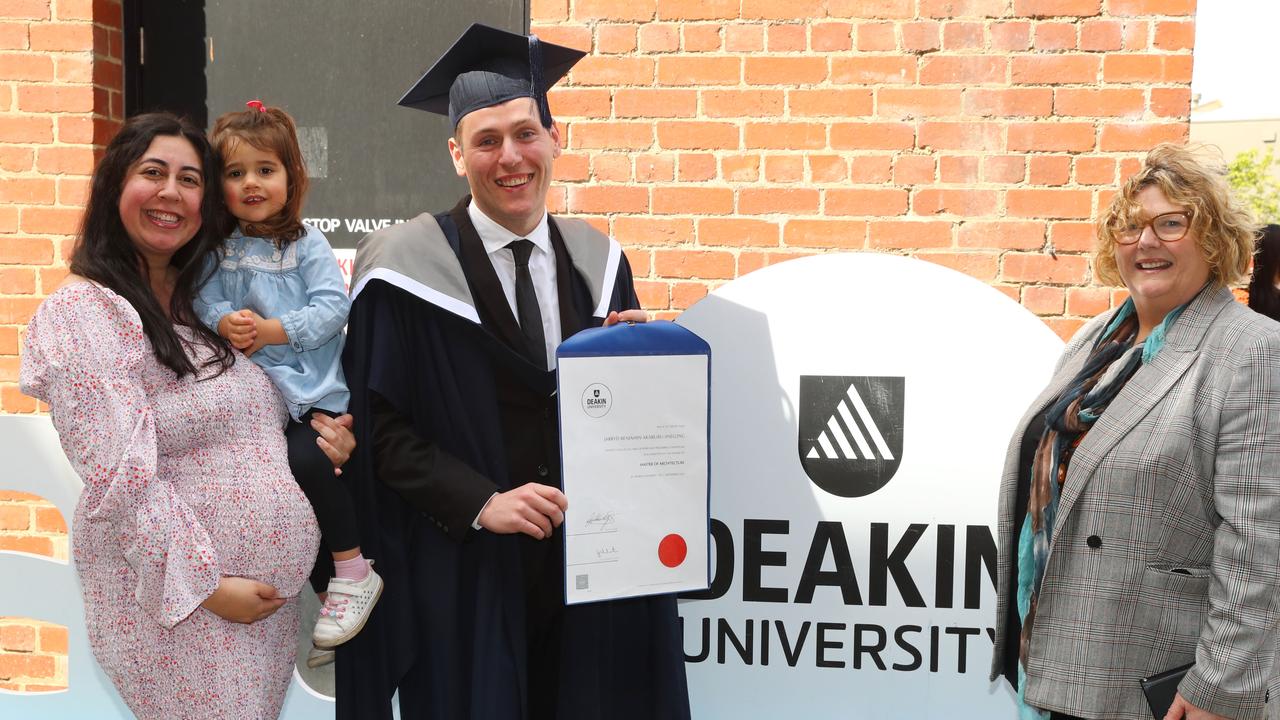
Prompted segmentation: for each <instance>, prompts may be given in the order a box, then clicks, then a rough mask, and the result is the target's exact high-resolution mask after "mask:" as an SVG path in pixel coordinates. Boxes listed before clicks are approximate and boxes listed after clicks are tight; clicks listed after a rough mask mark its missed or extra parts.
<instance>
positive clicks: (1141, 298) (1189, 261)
mask: <svg viewBox="0 0 1280 720" xmlns="http://www.w3.org/2000/svg"><path fill="white" fill-rule="evenodd" d="M1136 199H1137V201H1138V204H1139V205H1140V206H1141V207H1142V215H1141V217H1140V218H1138V220H1139V221H1147V220H1150V219H1151V218H1154V217H1156V216H1157V215H1161V214H1164V213H1171V212H1178V211H1185V210H1187V208H1186V207H1183V206H1180V205H1175V204H1174V203H1172V202H1170V201H1169V199H1168V198H1167V197H1165V194H1164V191H1162V190H1161V189H1160V187H1159V186H1157V185H1148V186H1147V187H1145V188H1143V189H1142V190H1141V191H1139V192H1138V195H1137V198H1136ZM1136 224H1137V223H1134V225H1136ZM1197 240H1198V238H1197V237H1196V233H1195V231H1194V230H1189V231H1187V234H1186V235H1184V236H1183V237H1182V239H1181V240H1175V241H1173V242H1163V241H1161V240H1160V239H1159V238H1157V237H1156V233H1155V231H1154V230H1153V229H1152V228H1151V226H1150V225H1149V224H1148V225H1147V226H1145V227H1143V228H1142V232H1141V234H1140V235H1139V236H1138V241H1137V242H1136V243H1133V244H1132V245H1116V246H1115V247H1116V249H1115V256H1116V269H1117V270H1118V271H1119V272H1120V279H1121V280H1122V281H1124V285H1125V287H1126V288H1128V289H1129V294H1130V295H1131V296H1132V297H1133V304H1134V308H1135V309H1137V311H1138V321H1139V325H1140V327H1142V328H1144V329H1145V330H1146V331H1150V329H1151V328H1153V327H1154V326H1155V325H1158V324H1159V323H1160V321H1161V320H1163V319H1164V316H1165V315H1167V314H1168V313H1169V311H1170V310H1172V309H1174V308H1176V307H1178V306H1179V305H1182V304H1183V303H1186V302H1187V301H1189V300H1191V298H1193V297H1195V295H1196V293H1197V292H1198V291H1199V290H1200V288H1201V287H1203V286H1204V284H1205V283H1206V282H1208V281H1209V275H1210V270H1211V269H1210V267H1209V263H1208V262H1206V261H1205V259H1204V257H1203V255H1201V253H1200V248H1199V247H1198V245H1197Z"/></svg>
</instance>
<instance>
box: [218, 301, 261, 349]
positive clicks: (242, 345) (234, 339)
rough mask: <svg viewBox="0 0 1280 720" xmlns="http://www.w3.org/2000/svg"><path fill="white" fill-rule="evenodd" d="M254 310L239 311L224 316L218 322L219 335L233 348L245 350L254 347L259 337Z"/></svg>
mask: <svg viewBox="0 0 1280 720" xmlns="http://www.w3.org/2000/svg"><path fill="white" fill-rule="evenodd" d="M254 317H255V315H254V312H253V311H252V310H237V311H236V312H230V313H227V314H226V315H223V316H222V319H221V320H219V321H218V334H219V335H221V336H222V337H224V338H226V339H227V340H229V341H230V342H231V347H233V348H235V349H237V350H244V349H246V348H248V347H249V346H251V345H253V341H254V339H255V338H256V337H257V336H258V324H257V323H256V322H255V321H254Z"/></svg>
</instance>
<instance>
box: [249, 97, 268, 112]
mask: <svg viewBox="0 0 1280 720" xmlns="http://www.w3.org/2000/svg"><path fill="white" fill-rule="evenodd" d="M244 106H245V107H250V108H253V109H254V110H257V111H258V112H266V111H267V109H266V108H265V107H263V105H262V101H261V100H250V101H249V102H247V103H245V104H244Z"/></svg>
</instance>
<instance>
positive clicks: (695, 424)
mask: <svg viewBox="0 0 1280 720" xmlns="http://www.w3.org/2000/svg"><path fill="white" fill-rule="evenodd" d="M708 362H709V356H708V355H702V354H699V355H631V356H595V357H561V358H560V359H559V372H560V378H559V385H560V387H559V393H560V433H561V439H560V444H561V455H562V459H561V462H562V469H563V473H564V492H565V496H566V497H567V498H568V500H569V510H568V512H567V513H565V521H564V526H563V533H564V538H565V540H564V542H565V601H566V603H568V604H570V605H572V604H575V603H582V602H593V601H597V600H609V599H613V598H623V597H633V596H640V595H655V594H660V593H673V592H681V591H684V590H699V589H704V588H706V587H707V574H708V558H707V522H708V495H707V491H708V485H707V468H708V465H707V463H708V460H707V457H708V445H707V442H708V415H707V403H708V393H707V390H708Z"/></svg>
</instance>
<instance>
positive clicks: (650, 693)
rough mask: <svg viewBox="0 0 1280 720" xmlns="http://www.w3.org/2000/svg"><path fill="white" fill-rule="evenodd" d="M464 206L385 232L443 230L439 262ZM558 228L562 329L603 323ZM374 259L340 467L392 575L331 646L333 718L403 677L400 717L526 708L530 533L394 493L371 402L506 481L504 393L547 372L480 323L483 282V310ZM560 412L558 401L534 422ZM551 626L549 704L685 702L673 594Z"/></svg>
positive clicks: (627, 714)
mask: <svg viewBox="0 0 1280 720" xmlns="http://www.w3.org/2000/svg"><path fill="white" fill-rule="evenodd" d="M465 202H466V200H464V201H463V203H465ZM462 208H465V205H464V204H460V205H459V206H458V208H455V209H454V211H453V212H452V213H451V216H452V217H450V215H446V214H442V215H440V216H436V217H437V219H438V220H437V221H436V222H439V225H440V226H441V227H442V229H444V230H445V233H444V237H440V233H434V234H433V235H432V234H428V233H426V232H423V233H421V234H420V240H419V239H418V238H419V234H417V230H415V229H413V228H410V227H407V226H408V223H406V227H397V228H396V229H395V230H394V231H393V232H394V233H395V234H396V235H397V238H396V240H395V242H399V243H401V244H402V245H404V244H406V243H407V244H408V245H409V246H410V247H413V248H414V250H415V251H416V249H417V247H416V245H415V243H419V242H420V243H422V244H426V243H434V244H435V245H437V246H438V245H440V244H442V243H443V244H447V247H444V248H441V247H433V248H431V250H430V253H429V254H431V257H432V262H435V263H437V264H439V263H446V264H447V263H449V262H455V263H459V259H460V258H461V257H462V256H463V255H465V253H464V252H463V251H462V249H463V247H465V246H466V245H467V242H475V241H478V238H470V237H467V238H465V239H464V238H460V237H459V233H458V231H457V228H458V225H463V226H464V227H463V232H462V235H464V236H469V235H470V234H471V233H473V232H474V230H472V229H470V224H469V222H466V220H465V217H466V214H465V210H461V212H460V209H462ZM410 222H411V223H413V222H420V223H424V224H422V225H420V226H419V227H420V228H421V229H423V230H425V229H429V225H428V224H429V223H432V222H433V220H432V218H431V216H420V217H419V218H415V220H413V221H410ZM557 222H558V223H559V224H563V222H564V221H557ZM552 235H553V242H554V243H556V249H557V259H558V261H559V260H560V259H561V256H565V257H564V260H565V262H563V263H560V262H558V270H559V271H558V272H557V276H558V281H559V283H560V285H561V291H560V296H561V305H562V308H563V310H562V322H563V321H564V319H565V318H564V316H565V315H566V314H571V315H574V316H575V317H573V318H571V320H572V323H571V324H565V328H566V330H565V335H566V337H567V336H568V334H569V328H575V329H580V328H584V327H592V326H598V325H599V324H600V322H601V319H600V318H599V317H593V310H597V311H598V310H599V309H600V308H601V307H603V306H604V299H603V298H600V302H599V303H598V304H597V306H595V307H593V305H592V303H593V300H595V298H594V297H593V295H592V288H591V287H589V286H588V281H587V279H586V278H584V277H583V274H582V273H580V272H577V271H576V270H574V269H573V268H572V266H570V265H569V263H568V257H567V255H568V253H567V251H566V249H565V245H564V242H563V241H562V240H561V239H560V234H559V232H558V231H556V230H555V229H554V228H553V233H552ZM578 235H579V236H581V233H578ZM597 235H598V234H597ZM377 236H378V234H377V233H375V235H374V236H372V237H370V238H367V239H366V240H365V241H362V243H361V245H362V252H363V251H364V248H365V245H366V244H368V243H377V242H378V241H379V240H380V238H378V237H377ZM599 239H600V241H602V242H609V241H608V240H607V239H605V238H603V236H599ZM425 251H426V249H425V248H424V252H425ZM575 259H576V258H575ZM375 265H376V263H375ZM437 266H438V265H437ZM462 266H463V264H462V263H459V264H458V265H457V268H455V269H456V270H460V269H461V267H462ZM566 268H568V269H569V271H568V272H565V271H564V269H566ZM616 268H617V269H616V275H615V276H614V277H613V278H612V283H610V284H611V286H612V292H611V293H609V294H608V302H607V307H608V309H609V310H622V309H627V308H633V307H637V306H638V303H637V301H636V298H635V292H634V289H633V285H632V280H631V271H630V267H629V266H628V265H627V263H626V259H625V256H624V257H621V258H620V261H618V263H617V266H616ZM366 270H369V268H361V264H360V262H359V260H358V261H357V273H358V276H357V278H356V279H355V281H354V282H355V284H354V287H355V288H356V296H355V301H354V303H353V305H352V310H351V317H350V324H349V328H348V337H347V343H346V348H345V351H344V356H343V357H344V365H345V369H346V374H347V381H348V384H349V385H350V388H351V392H352V397H351V412H352V414H353V415H355V417H356V437H357V441H358V443H359V445H358V450H357V452H356V453H355V455H354V457H353V458H352V460H351V462H350V463H348V465H347V467H346V469H345V470H344V474H343V476H342V477H343V478H344V479H345V481H346V482H347V483H348V484H349V486H350V488H351V490H352V495H353V497H354V498H355V503H356V506H357V507H356V510H357V516H358V518H359V522H360V527H361V528H362V529H363V530H364V534H363V536H362V538H361V541H362V549H363V552H364V554H365V555H366V556H367V557H371V558H375V559H376V560H377V565H376V567H377V569H378V571H379V573H381V574H382V576H383V578H384V580H385V583H386V587H385V590H384V592H383V596H382V599H381V601H380V602H379V604H378V606H377V607H376V608H375V610H374V612H373V614H372V616H371V617H370V619H369V622H368V624H367V625H366V627H365V629H364V630H363V632H361V633H360V634H359V635H358V636H357V637H356V638H354V639H353V640H351V641H350V642H348V643H346V644H345V645H343V646H341V647H340V648H339V649H338V659H337V697H338V702H337V709H338V718H339V719H340V720H347V719H351V720H355V719H357V718H358V719H359V720H367V719H382V718H390V717H391V709H390V707H391V706H390V697H391V694H392V693H393V692H394V691H396V690H397V689H398V690H399V692H400V710H401V717H402V718H403V720H419V719H422V718H429V719H431V720H456V719H458V718H468V717H470V718H503V719H505V718H525V717H528V713H527V709H526V707H525V698H526V696H527V694H528V692H527V687H526V685H527V682H528V678H529V674H530V669H529V668H528V667H526V666H527V662H526V646H525V638H526V636H528V635H529V634H530V629H528V628H526V626H525V604H526V578H525V577H524V567H525V566H526V564H527V558H526V557H523V555H522V546H521V543H522V542H524V543H528V541H529V539H528V538H526V537H525V536H521V535H495V534H492V533H489V532H488V531H483V530H481V531H474V530H470V529H466V528H463V529H460V528H459V527H457V525H458V523H457V521H453V520H448V519H445V516H448V515H449V514H450V513H449V512H448V510H447V509H446V510H445V511H443V512H435V511H434V509H432V508H422V507H415V504H414V501H415V500H416V498H414V496H413V495H412V493H406V492H405V491H404V490H403V488H402V489H401V492H397V491H396V490H393V489H391V488H390V487H389V486H388V485H387V484H386V483H384V482H382V481H381V480H380V479H379V478H378V477H377V473H376V471H375V466H376V465H377V463H376V462H375V453H373V452H371V449H372V448H374V447H375V446H376V445H377V438H375V437H373V433H372V426H373V424H374V423H371V422H369V421H368V419H369V418H371V417H372V416H373V415H372V410H373V408H372V405H373V404H374V403H378V402H385V403H390V404H391V405H392V406H393V409H394V411H395V412H396V413H398V414H399V415H400V416H401V417H403V418H404V419H406V420H407V421H408V422H409V423H411V425H412V429H413V431H414V432H415V433H416V434H417V435H418V437H419V438H420V439H422V440H425V441H427V442H428V443H430V444H431V445H432V446H433V447H434V448H436V449H437V450H438V451H439V454H440V457H439V458H437V462H438V464H440V466H441V467H440V468H437V469H442V472H444V473H445V474H446V475H449V476H450V477H452V476H453V475H455V474H456V475H461V476H464V477H465V476H466V475H468V474H472V475H473V476H474V477H482V478H484V479H487V480H488V481H490V482H492V484H493V486H495V487H496V488H497V489H498V490H507V489H510V487H512V483H513V481H512V479H511V478H509V468H510V467H511V466H512V463H511V462H509V454H510V451H511V448H512V447H515V446H519V445H521V443H519V442H509V441H508V440H507V439H506V438H505V437H504V427H505V428H507V430H506V432H507V433H510V431H511V430H510V429H511V428H512V423H511V422H510V418H509V417H506V418H504V407H505V410H506V411H508V412H509V411H510V407H511V405H510V402H509V401H507V400H505V399H504V397H503V394H504V393H509V392H511V391H512V390H513V389H516V388H522V392H524V393H528V394H529V395H531V396H533V397H541V398H542V400H543V401H544V402H545V403H546V407H553V406H552V405H550V404H549V403H550V402H551V392H552V391H553V389H554V376H553V375H552V374H551V373H545V372H542V371H538V370H535V369H534V368H533V367H532V365H530V364H529V363H528V362H527V361H525V360H524V359H523V358H522V357H520V355H519V354H518V353H517V352H515V351H513V350H512V349H511V347H509V345H508V344H507V343H504V336H505V335H509V333H508V332H507V331H504V330H503V329H502V328H500V327H494V324H495V322H494V321H493V320H494V319H493V318H492V317H490V321H491V322H489V323H487V324H486V323H482V322H479V320H481V319H482V318H484V317H485V315H493V313H491V312H490V313H486V312H485V311H484V306H485V304H486V301H484V299H483V298H481V300H482V301H481V302H477V303H475V306H478V307H479V308H480V310H481V311H480V312H478V313H477V314H476V315H477V316H473V317H471V318H464V317H461V316H460V315H459V314H458V312H457V308H456V307H452V308H451V309H450V307H449V306H450V304H449V302H447V301H446V302H440V301H438V299H437V298H436V297H435V296H434V295H432V292H434V291H433V290H430V289H428V290H423V287H427V288H429V287H430V286H429V285H426V284H425V283H422V281H423V280H424V278H411V279H410V280H409V281H405V280H403V279H402V278H403V277H404V276H403V275H397V274H396V273H390V274H384V275H381V276H380V275H379V274H378V273H377V272H366ZM490 271H491V268H490ZM473 274H474V273H472V274H467V275H466V285H467V286H468V287H469V289H470V290H471V291H472V294H473V295H479V294H480V293H481V292H487V294H488V296H489V301H488V304H489V307H490V308H492V307H493V306H494V302H493V298H492V292H491V290H492V288H488V290H486V289H485V288H483V287H481V286H483V285H485V284H486V281H485V280H483V279H480V280H479V281H477V279H476V278H473V277H472V275H473ZM360 275H363V276H364V277H363V278H362V277H361V276H360ZM428 280H429V279H428ZM415 283H419V284H415ZM445 294H446V295H447V294H448V293H445ZM453 294H454V295H457V294H458V292H457V289H456V288H455V289H454V292H453ZM464 294H465V293H464ZM565 299H568V300H569V301H570V302H569V303H568V305H567V306H566V303H565V302H564V300H565ZM503 302H505V299H504V300H503ZM507 312H508V314H509V312H510V311H509V309H508V310H507ZM497 324H501V323H497ZM507 330H509V328H508V329H507ZM508 339H509V338H508ZM379 398H380V399H381V400H379ZM555 422H556V420H555V416H554V412H551V414H550V416H549V417H548V418H546V419H545V423H544V425H543V426H542V427H540V428H539V432H541V431H542V430H545V427H546V424H549V425H551V426H552V427H553V428H554V424H555ZM527 444H528V443H525V445H527ZM385 447H386V446H385V444H384V449H385ZM450 468H453V469H454V470H456V471H457V472H456V473H450V472H448V471H449V469H450ZM555 468H556V471H555V472H553V473H550V474H549V476H548V477H545V478H541V479H539V481H540V482H545V483H547V484H552V485H559V484H560V478H559V473H558V458H556V463H555ZM456 479H457V478H454V480H456ZM520 481H523V479H522V480H520ZM406 498H409V499H406ZM419 504H420V503H419ZM471 517H474V514H472V515H471ZM522 538H524V539H523V540H522ZM549 543H554V544H549ZM560 543H561V540H560V538H559V537H558V536H557V537H554V538H553V539H551V540H548V541H544V542H543V544H542V545H541V547H542V548H543V549H544V550H547V551H549V552H550V556H551V558H552V560H553V561H554V562H555V563H559V562H562V561H561V560H560V559H559V558H560V557H561V556H562V555H563V548H562V545H561V544H560ZM525 554H527V553H525ZM532 632H533V633H534V634H536V633H537V632H538V629H537V628H534V629H533V630H532ZM559 642H560V667H559V674H558V676H559V689H558V712H557V714H556V717H557V718H560V719H562V720H579V719H583V720H585V719H588V718H623V719H626V718H636V719H637V720H638V719H640V718H645V719H648V718H688V717H689V706H688V691H687V686H686V683H685V673H684V659H683V652H682V645H681V634H680V630H679V621H678V618H677V615H676V602H675V597H674V596H671V595H666V596H655V597H650V598H640V599H633V600H624V601H615V602H604V603H595V604H591V605H579V606H573V607H569V608H565V610H564V614H563V623H562V625H561V627H560V633H559ZM535 670H536V669H535ZM536 674H537V673H536V672H535V675H536Z"/></svg>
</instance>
